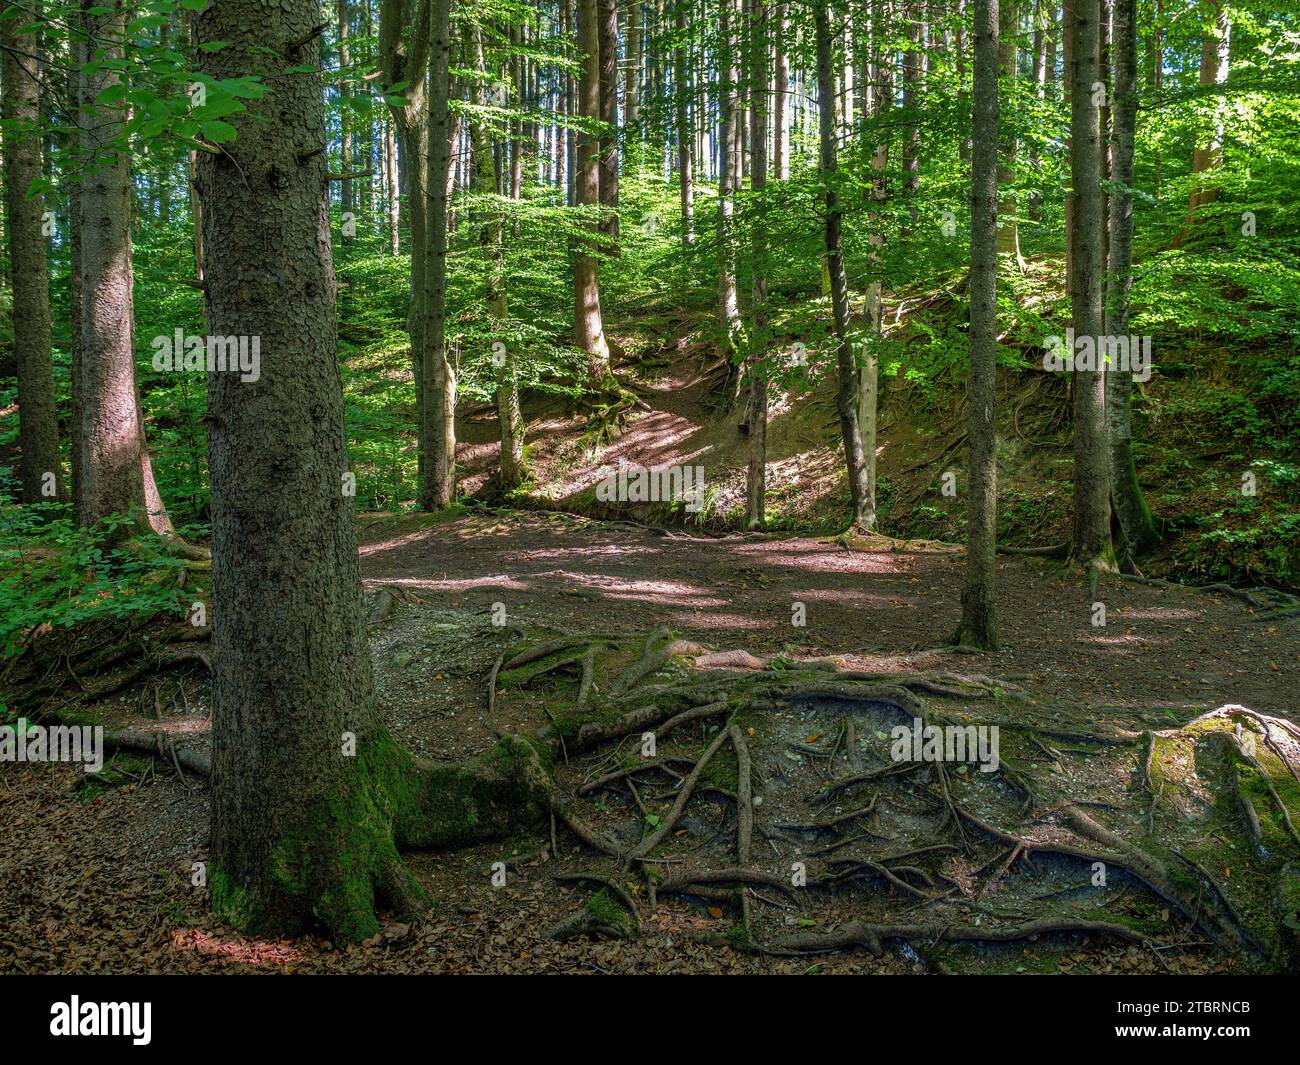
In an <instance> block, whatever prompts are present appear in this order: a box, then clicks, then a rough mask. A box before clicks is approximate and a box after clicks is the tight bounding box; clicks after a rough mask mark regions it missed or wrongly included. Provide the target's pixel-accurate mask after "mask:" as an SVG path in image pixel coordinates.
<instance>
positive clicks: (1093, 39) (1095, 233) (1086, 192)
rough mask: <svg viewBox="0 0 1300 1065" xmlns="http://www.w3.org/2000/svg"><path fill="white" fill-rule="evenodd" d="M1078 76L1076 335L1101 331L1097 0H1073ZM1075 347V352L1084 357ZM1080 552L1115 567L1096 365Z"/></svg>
mask: <svg viewBox="0 0 1300 1065" xmlns="http://www.w3.org/2000/svg"><path fill="white" fill-rule="evenodd" d="M1073 12H1074V23H1073V29H1074V42H1073V51H1072V53H1071V54H1072V60H1073V66H1074V70H1073V72H1072V73H1073V79H1072V99H1071V105H1070V107H1071V110H1070V134H1071V153H1072V154H1071V167H1070V173H1071V179H1072V184H1073V187H1074V218H1073V226H1074V239H1073V241H1072V245H1073V247H1072V252H1073V265H1074V269H1073V271H1072V273H1073V283H1074V290H1073V292H1072V293H1071V305H1072V308H1073V321H1074V336H1075V340H1076V342H1077V341H1079V340H1080V339H1085V340H1086V339H1087V338H1091V340H1092V343H1093V346H1094V350H1095V348H1096V345H1097V342H1098V340H1099V337H1100V334H1101V332H1102V300H1101V283H1102V274H1103V272H1104V262H1103V260H1102V230H1103V229H1104V228H1105V219H1104V218H1103V217H1102V214H1101V139H1100V125H1099V123H1100V114H1099V109H1098V105H1097V104H1096V103H1094V102H1093V89H1092V86H1093V83H1094V82H1095V81H1096V80H1097V43H1098V22H1099V19H1100V4H1099V3H1098V0H1073ZM1077 357H1078V356H1077V355H1076V359H1077ZM1073 378H1074V379H1073V387H1074V545H1073V554H1074V557H1075V558H1076V559H1077V560H1078V561H1079V562H1081V563H1082V564H1083V565H1085V566H1099V567H1102V568H1108V567H1109V566H1110V563H1111V555H1112V552H1111V545H1110V455H1109V451H1108V448H1107V446H1106V376H1105V374H1104V373H1102V372H1100V371H1099V370H1098V369H1096V368H1095V367H1094V368H1092V369H1079V368H1078V366H1077V365H1076V368H1075V370H1074V374H1073Z"/></svg>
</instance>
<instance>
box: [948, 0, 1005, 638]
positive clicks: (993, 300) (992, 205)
mask: <svg viewBox="0 0 1300 1065" xmlns="http://www.w3.org/2000/svg"><path fill="white" fill-rule="evenodd" d="M1000 24H1001V26H1006V25H1007V23H1006V20H1005V19H1001V20H1000V19H999V12H998V0H975V4H974V33H975V86H974V99H973V102H972V116H971V129H972V158H971V172H972V181H973V185H972V188H971V229H970V248H971V257H970V372H969V374H968V376H967V386H966V393H967V396H968V398H969V402H970V428H969V438H968V450H969V471H968V474H967V478H968V481H969V483H968V485H967V489H966V490H967V492H968V495H967V503H966V509H967V515H968V517H967V548H966V586H965V588H964V590H963V591H962V596H961V628H960V629H959V630H958V633H957V639H956V641H955V642H957V643H966V644H971V645H973V646H975V647H980V648H983V649H984V650H989V651H991V650H995V649H996V648H997V640H998V638H997V623H996V592H995V580H996V575H997V503H998V478H997V455H996V424H997V422H996V401H997V333H998V303H997V285H998V247H997V243H998V241H997V228H998V173H997V172H998V125H999V123H998V74H999V66H1001V67H1002V69H1003V70H1005V58H1006V57H1005V53H1002V54H1001V55H999V47H998V44H999V42H998V37H999V34H1000Z"/></svg>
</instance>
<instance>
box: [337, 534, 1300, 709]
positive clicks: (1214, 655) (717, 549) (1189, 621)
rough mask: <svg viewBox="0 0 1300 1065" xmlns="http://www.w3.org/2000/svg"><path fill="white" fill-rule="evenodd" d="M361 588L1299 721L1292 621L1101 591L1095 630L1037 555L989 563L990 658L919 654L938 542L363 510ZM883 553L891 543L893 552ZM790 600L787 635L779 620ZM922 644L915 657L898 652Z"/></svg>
mask: <svg viewBox="0 0 1300 1065" xmlns="http://www.w3.org/2000/svg"><path fill="white" fill-rule="evenodd" d="M360 531H361V538H362V546H361V559H362V572H363V576H364V577H365V579H366V583H367V586H368V587H371V588H376V587H379V586H390V587H395V588H402V589H405V590H407V591H409V592H411V593H414V594H415V595H417V596H419V597H420V598H422V599H424V600H426V601H429V602H431V603H433V604H436V605H438V606H441V607H457V608H470V609H482V610H487V609H490V608H491V606H492V604H493V603H496V602H501V603H504V604H505V607H506V610H507V613H508V615H509V616H510V617H511V618H512V619H514V620H519V621H522V622H525V623H530V624H538V625H544V626H548V627H552V628H558V629H561V630H564V631H570V632H584V631H585V632H596V633H602V634H610V635H625V634H631V633H636V632H645V631H648V630H650V629H653V628H655V627H657V626H660V625H667V626H671V627H672V628H674V629H675V630H677V631H679V632H681V633H682V634H683V635H684V636H687V637H689V638H692V639H695V640H697V641H699V642H702V643H706V644H709V645H711V646H714V647H717V648H718V649H731V648H744V649H746V650H748V651H750V652H752V653H755V654H759V653H773V652H782V651H784V652H785V653H786V654H794V655H799V656H801V657H802V656H810V657H811V656H817V655H822V654H832V655H837V656H842V657H843V658H844V659H845V662H846V665H848V666H850V667H851V668H858V669H865V670H873V671H882V672H889V671H912V670H919V669H932V668H936V667H940V666H943V665H945V664H949V665H951V664H952V663H954V662H956V663H960V665H959V666H958V668H961V669H974V670H977V671H980V672H986V673H990V674H994V673H997V674H1007V673H1014V674H1024V675H1026V676H1027V677H1028V680H1027V681H1026V682H1025V683H1024V687H1025V689H1026V691H1028V692H1029V693H1031V694H1032V695H1033V696H1034V697H1035V698H1038V699H1044V700H1047V701H1056V700H1060V701H1061V702H1064V703H1069V704H1073V705H1074V706H1075V707H1077V708H1078V709H1079V710H1080V711H1082V712H1083V717H1082V718H1081V722H1082V720H1090V721H1093V722H1094V723H1095V720H1096V719H1097V718H1098V717H1105V719H1106V720H1107V721H1109V722H1113V723H1115V724H1123V725H1128V726H1132V727H1144V726H1149V725H1151V724H1156V725H1158V726H1166V725H1168V724H1169V723H1170V721H1171V719H1177V720H1178V721H1179V722H1182V721H1185V720H1188V719H1190V718H1191V717H1194V716H1195V715H1196V714H1197V713H1200V712H1202V711H1204V710H1206V709H1209V708H1213V707H1216V706H1220V705H1222V704H1224V703H1241V704H1244V705H1246V706H1249V707H1251V708H1253V709H1255V710H1259V711H1262V712H1265V713H1270V714H1279V715H1282V716H1285V717H1290V718H1291V719H1292V720H1300V707H1297V705H1296V692H1297V691H1300V679H1298V677H1297V669H1298V666H1297V664H1298V663H1300V623H1297V621H1296V620H1295V619H1290V620H1283V621H1279V622H1275V623H1261V622H1258V621H1256V620H1255V617H1256V615H1255V614H1254V613H1253V612H1252V611H1251V610H1250V609H1249V608H1248V607H1246V606H1245V605H1244V604H1242V603H1240V602H1238V601H1237V600H1235V599H1232V598H1227V597H1223V596H1219V595H1210V594H1201V593H1196V592H1193V591H1190V590H1188V591H1182V590H1176V589H1164V588H1156V587H1148V586H1143V585H1136V584H1130V583H1126V582H1120V581H1118V580H1115V579H1109V580H1106V581H1103V584H1102V586H1101V587H1100V588H1099V590H1098V593H1097V600H1098V601H1101V602H1103V603H1105V605H1106V624H1105V626H1103V627H1094V626H1093V624H1092V617H1093V610H1092V602H1093V599H1092V597H1091V596H1090V595H1089V592H1088V589H1087V586H1086V584H1085V583H1084V582H1083V581H1081V580H1079V579H1078V578H1076V577H1073V576H1069V575H1067V574H1066V573H1065V572H1064V571H1063V570H1060V569H1059V568H1057V567H1053V566H1051V565H1050V564H1045V563H1043V562H1041V561H1037V560H1027V559H1016V560H1000V561H999V567H998V594H999V607H998V609H999V617H998V623H999V630H1000V634H1001V638H1002V641H1003V643H1004V645H1005V649H1004V650H1003V651H1002V652H999V653H998V655H997V656H996V657H995V659H994V661H992V662H985V661H983V660H981V659H979V658H976V659H972V658H970V657H968V656H965V655H960V656H959V655H955V654H953V653H952V652H951V651H947V650H935V649H936V648H938V646H939V645H940V644H942V643H943V642H944V641H945V640H946V638H947V637H948V635H949V634H950V633H951V632H952V631H953V630H954V629H955V628H956V625H957V621H958V618H959V613H960V606H959V596H960V590H961V586H962V581H963V577H964V563H963V559H962V556H961V554H960V553H958V552H957V551H954V550H953V549H952V548H947V547H944V546H942V545H925V544H906V545H904V544H896V543H892V542H889V541H884V540H879V541H873V542H872V545H871V546H870V547H869V548H858V549H854V550H849V549H847V548H845V547H843V546H840V545H839V544H838V543H836V542H834V541H833V540H828V539H815V538H808V537H788V538H786V537H775V536H757V535H733V536H728V537H719V538H698V537H688V536H683V535H678V534H667V535H665V534H663V533H662V532H656V531H654V530H649V529H641V528H638V527H636V526H632V525H629V524H626V523H601V522H595V521H589V520H587V519H581V518H575V517H571V516H569V515H563V514H554V513H505V514H488V515H473V516H464V517H458V518H454V519H449V520H442V521H438V522H436V523H434V524H429V523H428V521H427V519H423V520H421V519H418V518H415V517H402V518H392V517H389V516H381V515H363V516H362V517H361V521H360ZM895 548H897V549H895ZM796 603H803V604H804V605H805V607H806V615H807V621H806V625H805V626H803V627H796V626H795V625H793V624H792V616H793V613H794V608H795V604H796ZM926 649H931V650H930V652H929V653H927V654H923V655H916V654H911V652H916V651H921V650H926Z"/></svg>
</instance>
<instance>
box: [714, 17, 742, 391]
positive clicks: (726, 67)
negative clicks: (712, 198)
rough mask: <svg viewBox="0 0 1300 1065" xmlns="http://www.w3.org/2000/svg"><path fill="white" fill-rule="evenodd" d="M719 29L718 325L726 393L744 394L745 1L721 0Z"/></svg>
mask: <svg viewBox="0 0 1300 1065" xmlns="http://www.w3.org/2000/svg"><path fill="white" fill-rule="evenodd" d="M718 16H719V18H718V32H719V34H720V37H719V40H720V46H721V48H722V56H721V57H720V65H719V75H718V76H719V103H720V104H721V109H722V115H721V117H722V130H721V134H720V136H721V147H722V159H721V168H720V171H719V181H718V327H719V330H720V336H719V355H720V357H721V358H723V359H724V360H726V362H727V364H728V365H729V366H730V367H731V372H730V374H729V377H728V381H727V384H726V386H725V388H726V397H727V399H728V400H729V401H733V402H734V400H735V399H736V398H737V397H738V396H739V394H740V378H741V375H740V368H739V365H738V364H737V361H736V359H737V353H738V350H739V349H738V341H739V336H740V309H739V304H738V301H737V297H736V236H735V226H736V221H735V219H736V191H737V189H738V188H739V185H740V136H739V122H740V95H739V73H738V59H739V56H738V51H739V43H738V42H739V37H738V23H739V21H740V0H718Z"/></svg>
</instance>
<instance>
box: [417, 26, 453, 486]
mask: <svg viewBox="0 0 1300 1065" xmlns="http://www.w3.org/2000/svg"><path fill="white" fill-rule="evenodd" d="M431 18H432V23H431V26H430V31H429V108H428V116H427V117H428V127H429V133H428V144H427V157H428V165H427V174H426V180H425V224H426V227H427V235H426V237H425V248H424V251H425V266H424V308H423V310H424V327H423V333H424V335H423V340H424V346H423V351H422V354H421V359H422V362H423V368H422V373H421V386H422V388H423V392H424V418H425V422H424V436H425V440H426V442H427V443H426V448H427V451H426V454H425V463H424V480H423V482H422V483H421V485H420V507H421V509H423V510H436V509H438V508H440V507H446V506H449V505H450V504H451V499H452V495H453V494H454V492H455V466H456V373H455V369H454V367H453V366H452V365H451V361H450V360H449V359H448V357H447V342H446V328H447V205H448V202H449V201H450V198H451V197H450V194H449V192H448V190H447V173H448V168H449V166H450V165H451V138H450V132H451V130H450V126H451V121H450V112H449V106H448V105H449V95H450V92H451V81H450V66H451V29H450V22H451V0H433V2H432V5H431Z"/></svg>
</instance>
